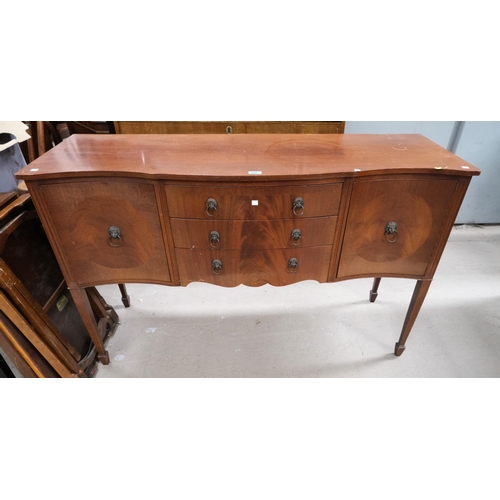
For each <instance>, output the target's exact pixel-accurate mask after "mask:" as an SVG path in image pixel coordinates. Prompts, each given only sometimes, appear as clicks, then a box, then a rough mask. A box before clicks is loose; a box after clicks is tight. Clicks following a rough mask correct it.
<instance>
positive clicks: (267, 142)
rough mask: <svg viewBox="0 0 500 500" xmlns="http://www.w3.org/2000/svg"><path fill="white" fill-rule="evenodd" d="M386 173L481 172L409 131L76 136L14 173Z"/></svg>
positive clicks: (253, 177)
mask: <svg viewBox="0 0 500 500" xmlns="http://www.w3.org/2000/svg"><path fill="white" fill-rule="evenodd" d="M464 166H465V167H469V168H463V167H464ZM388 170H389V171H391V172H392V173H436V174H452V175H465V176H471V175H479V173H480V170H479V169H477V168H476V167H474V166H473V165H471V164H470V163H468V162H466V161H465V160H462V159H461V158H459V157H458V156H456V155H454V154H452V153H450V152H449V151H447V150H446V149H444V148H442V147H441V146H438V145H437V144H435V143H434V142H432V141H430V140H429V139H426V138H425V137H423V136H422V135H412V134H401V135H393V134H385V135H376V134H359V135H358V134H347V135H340V134H338V135H337V134H335V135H333V134H332V135H324V134H255V135H244V134H241V135H240V134H237V135H231V134H226V135H224V134H220V135H218V134H217V135H216V134H213V135H212V134H202V135H201V134H200V135H198V134H196V135H191V134H186V135H173V134H161V135H139V134H137V135H125V134H124V135H108V134H106V135H104V134H103V135H99V134H98V135H90V134H88V135H87V134H81V135H76V134H75V135H72V136H71V137H69V138H68V139H66V140H64V141H63V142H62V143H61V144H59V145H57V146H56V147H54V148H53V149H51V150H50V151H48V152H47V153H45V154H44V155H42V156H41V157H39V158H38V159H36V160H35V161H33V162H32V163H30V164H29V165H28V166H26V167H25V168H23V169H22V170H20V171H19V172H18V173H17V174H16V177H17V178H19V179H24V180H27V181H30V180H38V179H53V178H65V177H94V176H122V175H127V176H132V177H143V178H164V179H182V178H186V177H189V178H190V179H196V178H199V179H200V180H238V181H245V180H248V181H259V180H274V179H276V180H279V179H282V178H294V179H301V178H308V179H311V178H318V179H320V178H326V177H332V176H337V175H338V176H363V175H367V174H376V173H382V172H387V171H388ZM249 172H250V173H249ZM253 172H261V174H255V173H253Z"/></svg>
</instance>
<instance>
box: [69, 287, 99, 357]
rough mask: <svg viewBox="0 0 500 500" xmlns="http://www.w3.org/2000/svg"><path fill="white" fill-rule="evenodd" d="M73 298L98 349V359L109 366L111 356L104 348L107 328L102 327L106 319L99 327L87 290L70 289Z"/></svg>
mask: <svg viewBox="0 0 500 500" xmlns="http://www.w3.org/2000/svg"><path fill="white" fill-rule="evenodd" d="M69 291H70V292H71V296H72V297H73V300H74V302H75V305H76V308H77V309H78V312H79V313H80V316H81V317H82V320H83V323H84V324H85V327H86V328H87V331H88V332H89V335H90V338H91V340H92V342H93V343H94V345H95V348H96V349H97V358H98V359H99V361H100V362H101V363H102V364H103V365H108V364H109V354H108V351H106V349H105V348H104V343H103V340H104V334H105V328H103V326H102V325H105V324H106V319H105V318H101V320H100V321H99V323H101V324H100V325H99V326H98V325H97V322H96V320H95V317H94V311H92V307H91V305H90V302H89V298H88V296H87V292H86V290H85V288H70V289H69Z"/></svg>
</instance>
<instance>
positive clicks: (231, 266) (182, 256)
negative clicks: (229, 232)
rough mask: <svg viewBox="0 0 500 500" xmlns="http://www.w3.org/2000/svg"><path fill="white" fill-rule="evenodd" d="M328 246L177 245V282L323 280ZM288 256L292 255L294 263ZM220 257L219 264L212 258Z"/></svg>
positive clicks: (255, 283)
mask: <svg viewBox="0 0 500 500" xmlns="http://www.w3.org/2000/svg"><path fill="white" fill-rule="evenodd" d="M331 252H332V247H331V246H322V247H312V248H299V249H293V250H292V249H283V250H246V249H245V250H241V251H238V250H218V251H217V250H213V251H211V250H186V249H177V250H176V255H177V262H178V265H179V275H180V280H181V285H187V284H188V283H191V282H193V281H202V282H206V283H212V284H215V285H222V286H237V285H239V284H244V285H248V286H260V285H264V284H266V283H269V284H271V285H275V286H280V285H289V284H291V283H296V282H298V281H303V280H308V279H310V280H316V281H319V282H320V283H324V282H326V280H327V275H328V265H329V262H330V257H331ZM292 259H296V264H297V265H296V266H295V265H294V262H291V260H292ZM217 260H218V261H220V263H221V268H220V269H219V268H217V266H215V269H214V261H217Z"/></svg>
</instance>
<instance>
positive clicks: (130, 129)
mask: <svg viewBox="0 0 500 500" xmlns="http://www.w3.org/2000/svg"><path fill="white" fill-rule="evenodd" d="M344 126H345V122H341V121H337V122H333V121H330V122H290V121H288V122H258V121H254V122H241V121H236V122H231V121H228V122H221V121H219V122H210V121H205V122H200V121H198V122H162V121H153V122H145V121H133V122H131V121H128V122H127V121H122V122H114V127H115V131H116V133H117V134H343V133H344Z"/></svg>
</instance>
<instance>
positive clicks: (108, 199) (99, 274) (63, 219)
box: [40, 181, 171, 285]
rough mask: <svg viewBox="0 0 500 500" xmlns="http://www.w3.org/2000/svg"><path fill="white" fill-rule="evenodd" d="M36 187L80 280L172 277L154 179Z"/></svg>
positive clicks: (89, 282) (157, 280) (165, 280)
mask: <svg viewBox="0 0 500 500" xmlns="http://www.w3.org/2000/svg"><path fill="white" fill-rule="evenodd" d="M40 192H41V194H42V197H43V200H44V203H45V204H46V205H47V207H48V210H49V212H50V214H51V216H52V222H53V224H54V226H55V230H56V232H57V234H58V236H59V240H60V242H61V244H62V247H63V251H64V254H65V257H66V259H67V261H68V264H69V267H70V270H71V273H72V276H73V279H75V280H76V281H77V283H78V284H79V285H92V284H99V283H107V282H114V283H116V282H124V283H126V282H151V283H169V282H171V279H170V273H169V268H168V264H167V257H166V252H165V247H164V243H163V237H162V230H161V224H160V218H159V215H158V208H157V205H156V197H155V191H154V186H153V184H150V183H145V182H137V181H130V182H121V181H120V182H112V181H109V182H107V181H99V182H68V183H60V184H47V185H42V186H41V187H40ZM113 227H115V228H118V229H116V230H113V229H110V228H113ZM110 232H111V233H112V235H113V236H114V237H112V236H110Z"/></svg>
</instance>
